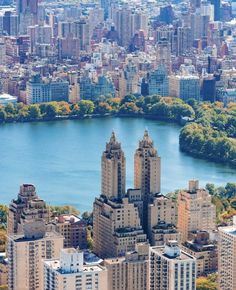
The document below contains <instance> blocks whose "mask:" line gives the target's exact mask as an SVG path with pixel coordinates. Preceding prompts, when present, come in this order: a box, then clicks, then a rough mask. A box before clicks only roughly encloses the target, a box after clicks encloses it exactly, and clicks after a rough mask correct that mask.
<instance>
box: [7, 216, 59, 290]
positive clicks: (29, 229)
mask: <svg viewBox="0 0 236 290" xmlns="http://www.w3.org/2000/svg"><path fill="white" fill-rule="evenodd" d="M62 248H63V237H62V236H61V235H60V234H58V233H56V232H52V231H50V232H46V229H45V224H44V222H43V221H37V220H35V221H31V222H29V223H27V224H25V225H24V234H23V235H9V236H8V246H7V256H8V261H9V274H8V289H9V290H32V289H34V290H42V289H43V259H53V258H58V257H59V254H60V249H62Z"/></svg>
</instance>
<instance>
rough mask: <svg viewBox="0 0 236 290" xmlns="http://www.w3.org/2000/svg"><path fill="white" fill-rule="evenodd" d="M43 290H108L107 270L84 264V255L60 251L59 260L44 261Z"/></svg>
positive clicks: (97, 264) (72, 249) (69, 250)
mask: <svg viewBox="0 0 236 290" xmlns="http://www.w3.org/2000/svg"><path fill="white" fill-rule="evenodd" d="M44 290H108V288H107V270H106V268H104V267H102V266H101V265H100V264H99V263H94V264H92V263H90V264H89V265H86V264H84V253H83V252H82V251H77V250H75V249H74V248H69V249H62V250H61V255H60V259H59V260H58V259H54V260H45V261H44Z"/></svg>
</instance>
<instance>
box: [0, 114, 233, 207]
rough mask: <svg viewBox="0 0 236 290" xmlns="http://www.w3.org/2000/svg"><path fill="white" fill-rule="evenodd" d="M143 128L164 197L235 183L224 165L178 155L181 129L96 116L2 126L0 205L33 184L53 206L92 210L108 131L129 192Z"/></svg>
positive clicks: (146, 122) (0, 137)
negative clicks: (157, 159)
mask: <svg viewBox="0 0 236 290" xmlns="http://www.w3.org/2000/svg"><path fill="white" fill-rule="evenodd" d="M145 128H147V129H148V130H149V134H150V136H151V137H152V139H153V140H154V144H155V147H156V148H157V150H158V153H159V155H160V156H161V163H162V178H161V182H162V184H161V188H162V192H163V193H168V192H170V191H174V190H175V189H179V188H186V187H187V182H188V180H189V179H193V178H194V179H199V180H200V185H201V186H205V184H206V183H215V184H217V185H225V184H226V183H227V182H235V181H236V170H235V169H233V168H230V167H228V166H227V165H222V164H217V163H213V162H209V161H205V160H201V159H196V158H193V157H191V156H188V155H187V154H185V153H182V152H180V150H179V144H178V136H179V131H180V129H181V127H179V126H178V125H176V124H172V123H163V122H159V121H156V120H147V119H142V118H136V119H135V118H98V119H84V120H64V121H58V122H38V123H16V124H3V125H0V152H1V158H0V181H1V182H0V184H1V187H0V203H5V204H8V203H9V202H10V201H11V199H13V198H15V197H16V195H17V193H18V191H19V186H20V184H22V183H33V184H34V185H35V186H36V188H37V193H38V195H39V196H40V197H41V198H43V199H45V200H46V202H48V203H50V204H51V205H63V204H70V205H73V206H75V207H77V208H78V209H79V210H80V211H81V212H83V211H86V210H89V211H91V210H92V204H93V200H94V198H95V196H99V194H100V175H101V170H100V167H101V154H102V151H103V150H104V148H105V143H106V142H107V141H108V140H109V138H110V135H111V132H112V130H114V131H115V132H116V135H117V138H118V139H119V141H120V142H121V143H122V148H123V150H124V152H125V156H126V171H127V182H126V184H127V188H129V187H132V186H133V155H134V152H135V149H136V148H137V146H138V141H139V139H140V138H142V136H143V132H144V130H145Z"/></svg>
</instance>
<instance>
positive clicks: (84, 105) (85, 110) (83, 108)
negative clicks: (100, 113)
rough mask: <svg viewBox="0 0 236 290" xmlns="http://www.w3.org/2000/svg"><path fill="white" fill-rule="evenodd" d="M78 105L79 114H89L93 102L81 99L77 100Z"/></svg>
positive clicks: (91, 111)
mask: <svg viewBox="0 0 236 290" xmlns="http://www.w3.org/2000/svg"><path fill="white" fill-rule="evenodd" d="M79 107H80V115H81V116H84V115H90V114H92V113H93V111H94V108H95V106H94V103H93V102H92V101H89V100H82V101H80V102H79Z"/></svg>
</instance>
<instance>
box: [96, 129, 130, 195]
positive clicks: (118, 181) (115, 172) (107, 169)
mask: <svg viewBox="0 0 236 290" xmlns="http://www.w3.org/2000/svg"><path fill="white" fill-rule="evenodd" d="M101 193H102V195H104V196H106V197H107V198H113V197H114V198H121V197H122V196H123V195H125V155H124V152H123V151H122V149H121V144H120V143H119V142H118V141H117V139H116V135H115V133H114V132H112V135H111V138H110V141H109V142H108V143H107V144H106V150H105V151H104V152H103V154H102V192H101Z"/></svg>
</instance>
